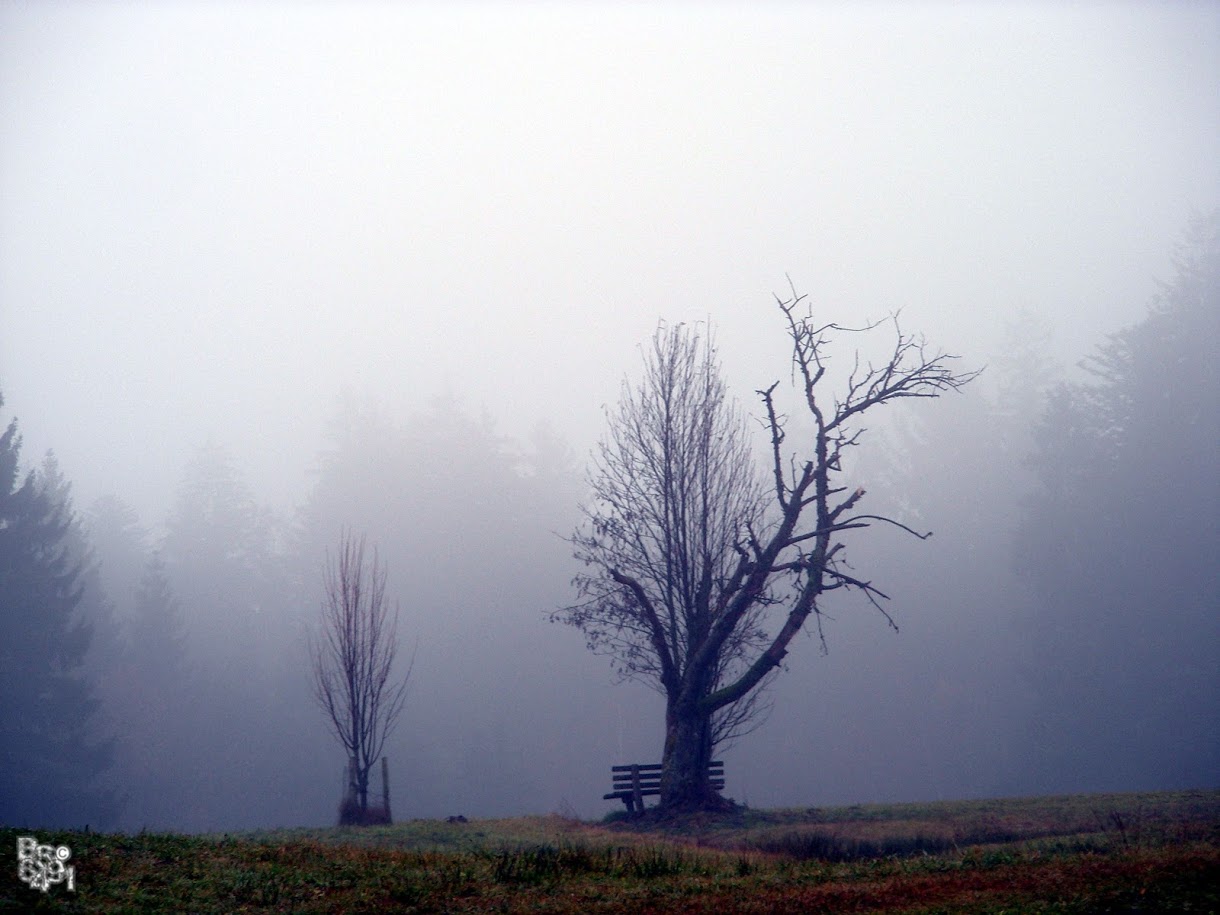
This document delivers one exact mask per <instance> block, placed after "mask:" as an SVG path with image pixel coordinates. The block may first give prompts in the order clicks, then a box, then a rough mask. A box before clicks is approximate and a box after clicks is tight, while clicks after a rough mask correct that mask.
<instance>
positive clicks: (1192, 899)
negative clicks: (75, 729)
mask: <svg viewBox="0 0 1220 915" xmlns="http://www.w3.org/2000/svg"><path fill="white" fill-rule="evenodd" d="M24 834H26V833H25V831H23V830H13V829H2V830H0V911H13V912H16V911H22V912H24V911H47V912H132V911H150V912H180V911H190V912H301V913H312V912H318V913H322V912H373V911H403V912H442V911H446V912H533V911H549V912H619V911H653V912H709V913H711V912H715V913H718V915H724V913H728V912H738V911H741V912H749V911H758V912H764V911H776V910H780V911H811V912H816V911H828V912H831V911H833V912H839V911H854V912H922V913H933V912H938V913H954V912H963V913H964V912H995V913H998V912H1002V911H1008V912H1015V911H1020V912H1046V913H1051V912H1055V913H1086V912H1103V911H1142V912H1156V911H1199V912H1208V911H1220V891H1218V890H1217V887H1220V791H1190V792H1174V793H1163V794H1142V795H1094V796H1080V797H1059V798H1026V799H1008V800H988V801H963V802H953V803H941V804H901V805H870V806H858V807H846V808H810V809H800V810H757V811H756V810H749V809H739V810H735V811H732V812H729V813H726V814H720V815H714V816H705V817H695V818H687V819H683V820H675V821H657V820H655V819H651V818H644V819H642V820H634V821H628V820H623V819H621V818H613V817H611V818H608V821H607V822H603V823H586V822H580V821H576V820H571V819H564V818H561V817H557V816H551V817H520V818H514V819H502V820H472V821H471V822H469V823H465V824H450V823H444V822H438V821H431V820H415V821H410V822H406V823H401V824H395V825H393V826H378V827H366V828H318V829H288V830H274V831H259V832H252V833H246V834H242V835H226V836H181V835H158V834H141V835H137V836H122V835H99V834H84V833H74V832H54V831H35V832H34V833H33V834H34V835H36V836H37V837H38V839H39V841H40V842H42V843H47V844H65V845H68V846H69V847H70V848H71V849H72V852H73V858H72V861H71V862H70V863H72V864H75V866H76V873H77V876H76V892H74V893H69V892H67V891H66V889H65V888H64V887H63V886H59V887H52V888H51V890H50V891H49V892H48V893H45V894H44V893H39V892H37V891H34V890H32V889H30V888H29V887H28V886H26V885H25V884H22V883H20V882H19V881H18V880H17V877H16V872H17V867H16V861H15V857H16V855H15V849H16V837H17V836H18V835H24Z"/></svg>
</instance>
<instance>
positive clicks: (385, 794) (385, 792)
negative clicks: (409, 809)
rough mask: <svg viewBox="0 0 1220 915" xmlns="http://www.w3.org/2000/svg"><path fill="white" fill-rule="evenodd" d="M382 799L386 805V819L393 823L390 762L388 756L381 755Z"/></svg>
mask: <svg viewBox="0 0 1220 915" xmlns="http://www.w3.org/2000/svg"><path fill="white" fill-rule="evenodd" d="M381 801H382V803H383V804H384V805H385V821H386V822H387V823H393V822H394V818H393V817H392V816H390V762H389V760H388V759H386V757H384V756H383V757H381Z"/></svg>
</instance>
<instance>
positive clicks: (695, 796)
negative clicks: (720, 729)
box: [661, 706, 724, 810]
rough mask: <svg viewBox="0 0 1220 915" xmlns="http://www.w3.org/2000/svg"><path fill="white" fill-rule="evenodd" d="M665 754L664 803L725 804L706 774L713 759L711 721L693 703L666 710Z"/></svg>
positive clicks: (675, 806)
mask: <svg viewBox="0 0 1220 915" xmlns="http://www.w3.org/2000/svg"><path fill="white" fill-rule="evenodd" d="M665 719H666V722H665V723H666V729H665V756H664V758H663V759H662V760H661V766H662V768H661V807H663V808H664V809H666V810H701V809H708V808H716V807H720V806H723V804H724V801H723V799H722V798H721V797H720V795H719V793H718V792H717V791H716V790H715V789H713V788H712V786H711V783H710V782H709V780H708V776H707V766H708V763H710V762H711V761H712V721H711V717H710V716H709V715H702V714H699V712H698V711H696V710H695V709H694V708H692V707H689V706H688V707H675V708H671V709H669V710H668V711H667V712H666V716H665Z"/></svg>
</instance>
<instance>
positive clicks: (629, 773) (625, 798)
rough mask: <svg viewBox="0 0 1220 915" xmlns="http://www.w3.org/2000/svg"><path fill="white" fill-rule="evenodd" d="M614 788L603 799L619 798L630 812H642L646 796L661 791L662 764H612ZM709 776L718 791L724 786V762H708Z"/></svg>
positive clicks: (611, 771)
mask: <svg viewBox="0 0 1220 915" xmlns="http://www.w3.org/2000/svg"><path fill="white" fill-rule="evenodd" d="M610 773H611V775H612V777H613V779H614V790H613V791H611V792H610V793H609V794H603V795H602V800H606V801H613V800H619V801H622V802H623V805H624V806H625V807H626V808H627V812H628V813H640V812H642V811H643V809H644V798H646V797H649V796H655V795H658V794H660V793H661V764H660V763H655V764H648V765H635V766H611V767H610ZM707 777H708V779H709V780H710V781H711V784H712V787H713V788H715V789H716V790H717V791H721V790H723V788H724V763H723V762H720V761H717V762H710V763H708V764H707Z"/></svg>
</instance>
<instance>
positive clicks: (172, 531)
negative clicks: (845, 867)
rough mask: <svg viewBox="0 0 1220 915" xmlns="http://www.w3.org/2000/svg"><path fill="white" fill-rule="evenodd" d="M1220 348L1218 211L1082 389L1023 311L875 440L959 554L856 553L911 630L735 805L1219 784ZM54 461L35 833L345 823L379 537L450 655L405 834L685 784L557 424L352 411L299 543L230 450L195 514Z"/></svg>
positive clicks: (765, 764)
mask: <svg viewBox="0 0 1220 915" xmlns="http://www.w3.org/2000/svg"><path fill="white" fill-rule="evenodd" d="M1218 338H1220V239H1218V223H1217V220H1216V219H1215V218H1213V219H1211V220H1209V221H1200V222H1199V223H1198V224H1197V225H1196V226H1195V228H1194V231H1193V234H1192V235H1191V237H1190V240H1189V242H1188V244H1187V245H1186V246H1184V247H1183V248H1182V250H1181V252H1180V256H1179V260H1178V272H1177V275H1176V277H1175V278H1173V279H1172V280H1171V281H1170V282H1169V283H1167V284H1166V285H1165V286H1164V288H1163V290H1162V292H1161V294H1160V296H1159V297H1158V298H1157V300H1156V301H1154V302H1153V303H1152V304H1151V306H1150V309H1149V312H1148V315H1147V316H1146V318H1145V319H1144V320H1142V321H1141V322H1139V323H1138V324H1136V325H1134V326H1133V327H1131V328H1128V329H1126V330H1123V331H1120V332H1119V333H1117V334H1115V335H1112V336H1111V337H1109V338H1107V339H1106V340H1104V341H1102V342H1101V343H1100V345H1099V346H1098V348H1097V349H1096V351H1095V352H1094V353H1093V354H1092V356H1090V357H1089V358H1088V359H1087V360H1086V362H1085V364H1084V366H1085V368H1086V370H1087V371H1086V372H1085V373H1084V374H1073V375H1071V376H1068V377H1065V374H1064V371H1063V370H1062V369H1058V368H1057V367H1055V366H1053V365H1052V364H1050V363H1049V361H1048V360H1047V359H1046V356H1045V353H1046V349H1047V347H1046V344H1045V340H1044V331H1043V330H1042V329H1041V328H1040V327H1039V326H1038V325H1037V324H1036V323H1035V322H1034V320H1033V319H1032V318H1030V317H1028V316H1019V317H1018V318H1017V319H1016V320H1014V322H1013V323H1012V326H1011V334H1010V339H1009V341H1008V342H1007V344H1006V346H1005V349H1004V351H1003V352H1002V353H999V354H997V355H996V356H995V358H993V359H992V360H991V362H990V365H989V366H988V370H987V372H986V374H985V375H984V377H983V380H982V381H981V382H980V383H979V384H978V385H977V386H974V387H972V389H970V390H968V391H966V392H965V393H962V394H960V395H953V396H948V397H944V398H942V399H941V400H939V401H936V402H935V403H934V404H931V405H930V406H928V407H925V408H922V409H920V410H918V411H895V412H894V413H893V414H892V415H891V416H890V417H889V419H890V422H889V424H888V425H887V426H886V427H885V428H884V429H880V428H879V429H877V430H874V431H875V432H876V433H878V435H877V437H875V438H874V439H873V440H872V447H871V449H869V448H865V449H861V452H860V455H859V458H858V460H857V462H856V464H855V465H853V473H854V474H855V475H856V476H858V478H859V483H860V484H862V485H864V486H865V487H866V488H867V489H868V491H869V499H870V501H871V502H872V503H873V504H875V505H877V506H878V507H884V510H885V511H886V513H887V514H890V515H893V516H895V517H899V518H901V519H902V520H904V521H905V522H906V523H909V524H910V525H911V526H912V527H914V528H917V529H921V530H932V531H934V532H935V536H934V537H933V538H932V539H931V540H930V541H927V542H920V541H915V540H913V539H912V538H909V537H906V536H904V535H902V534H900V533H898V532H886V531H885V530H881V529H879V530H878V531H877V532H876V534H875V536H874V535H872V534H870V538H869V539H867V540H860V541H858V542H857V543H856V544H853V559H852V561H853V564H854V565H856V566H857V567H858V568H860V569H861V570H862V573H861V574H865V575H866V576H867V577H868V578H870V579H871V580H872V581H873V582H874V584H876V585H877V586H878V587H880V588H881V589H882V590H884V591H886V592H887V593H889V594H891V595H892V596H893V598H894V600H893V601H892V602H891V604H892V605H891V606H890V607H889V608H888V609H890V610H892V611H893V615H894V618H895V620H896V621H897V623H898V625H899V627H900V630H901V631H900V632H899V633H898V634H894V633H892V632H890V631H889V630H888V628H887V626H886V623H885V621H884V619H882V618H881V617H880V615H879V614H877V613H876V612H875V611H874V610H872V609H871V608H869V607H868V606H867V605H864V604H863V602H862V601H861V602H858V603H851V602H840V603H837V604H832V605H831V606H830V607H829V608H828V614H829V617H830V619H828V620H827V623H826V636H827V642H828V645H829V651H828V652H827V653H826V654H825V655H824V656H821V655H820V654H819V644H818V642H817V640H816V638H813V639H803V640H801V642H802V644H800V645H798V646H796V647H795V650H793V652H792V654H791V656H790V658H789V662H788V664H789V669H788V670H787V671H786V672H784V673H783V674H782V675H781V676H780V677H779V678H778V679H777V680H776V682H775V686H774V689H773V692H772V695H773V699H774V710H773V712H772V714H771V716H770V718H769V720H768V721H767V723H766V724H765V725H764V726H763V727H762V728H761V729H760V730H758V731H757V732H755V733H754V734H752V735H751V736H750V737H748V738H747V739H745V740H743V741H741V742H740V743H739V744H738V745H736V746H735V747H733V748H732V749H730V750H729V752H728V753H727V755H726V757H725V758H726V760H727V761H728V790H727V793H728V794H729V795H731V796H734V797H736V798H737V799H738V800H742V801H748V802H750V803H752V804H756V805H768V806H769V805H773V804H794V805H796V804H799V805H809V804H822V803H832V802H839V801H868V800H878V801H882V800H916V799H921V798H929V797H937V796H968V795H996V794H1015V793H1047V792H1056V791H1090V790H1121V789H1142V788H1167V787H1174V786H1186V785H1204V784H1214V783H1215V781H1216V776H1217V774H1218V773H1220V739H1218V738H1217V736H1216V733H1215V721H1216V720H1217V719H1218V718H1220V677H1218V675H1217V670H1218V669H1220V622H1218V621H1217V617H1216V613H1215V610H1216V608H1217V607H1218V606H1220V577H1218V571H1217V569H1218V566H1217V563H1216V562H1215V557H1216V555H1218V554H1220V542H1217V541H1218V539H1220V528H1218V527H1217V524H1216V520H1215V519H1216V518H1217V517H1220V473H1218V469H1217V468H1218V466H1220V465H1218V463H1217V461H1216V456H1217V453H1218V449H1217V444H1218V443H1220V377H1218V375H1217V368H1216V364H1215V358H1214V349H1215V343H1214V341H1215V340H1216V339H1218ZM782 369H783V367H774V366H768V367H762V368H761V373H762V374H761V375H760V377H759V378H757V379H736V380H737V382H738V383H739V384H747V383H753V382H758V383H764V382H769V380H772V379H771V376H772V375H775V374H776V372H777V370H782ZM10 406H19V405H10ZM794 434H795V433H794ZM21 460H22V455H21V453H20V435H19V429H18V426H17V423H16V421H13V422H11V423H9V424H8V425H7V428H6V431H5V432H4V434H3V437H2V438H0V680H2V684H3V690H2V695H3V697H4V702H3V704H2V707H0V752H2V753H3V760H4V772H5V777H4V779H3V782H2V783H0V822H4V823H12V824H20V825H30V826H51V825H83V824H84V823H86V822H88V823H91V824H92V825H94V826H95V827H103V828H122V829H129V830H134V829H140V828H142V827H147V828H150V829H175V830H187V831H191V830H222V829H239V828H246V827H254V826H272V825H291V824H303V823H315V824H316V823H327V822H332V821H333V820H334V818H335V815H336V807H337V804H338V802H339V800H340V796H341V791H342V787H343V786H342V779H343V762H344V761H343V759H342V754H341V751H340V750H339V749H338V747H337V746H336V745H335V744H334V742H333V739H332V738H331V737H330V735H328V733H327V731H326V727H325V722H324V721H323V719H322V716H321V714H320V712H319V711H318V709H317V708H316V707H315V706H314V705H313V701H312V697H311V695H310V686H309V665H308V652H307V640H308V636H309V633H310V632H311V631H312V629H313V627H314V626H316V624H317V618H318V607H319V603H320V600H321V596H322V593H321V589H322V570H323V567H324V564H325V561H326V557H327V551H328V550H330V551H332V552H333V550H334V549H335V548H336V546H337V544H338V539H339V535H340V532H341V531H342V530H343V529H345V528H347V529H352V530H355V531H358V532H363V533H364V534H365V535H367V537H368V541H369V543H370V544H377V545H378V548H379V551H380V555H381V557H382V559H383V560H384V561H385V563H386V566H387V568H388V573H389V580H388V588H387V596H388V597H389V598H390V599H391V600H397V601H399V602H400V603H401V605H402V617H401V623H400V628H401V632H402V635H403V649H402V653H403V654H404V655H406V656H410V655H411V654H412V653H414V656H415V667H414V672H413V675H412V679H411V688H410V694H409V697H408V700H407V705H406V709H405V712H404V715H403V719H402V723H401V725H400V727H399V729H398V731H397V732H396V734H395V736H394V738H393V740H392V741H391V743H390V745H389V746H388V747H387V754H388V756H389V757H390V759H391V779H392V792H393V799H394V814H395V816H396V817H399V818H402V817H409V816H443V815H448V814H457V813H463V814H467V815H479V816H491V815H504V814H511V813H524V812H546V811H550V810H557V809H561V810H565V811H568V810H571V809H575V810H576V811H577V812H579V813H581V814H585V815H593V814H596V813H598V812H601V811H604V810H605V809H607V808H606V807H605V806H604V805H603V804H602V803H601V801H600V795H601V793H602V792H603V791H605V790H608V787H609V786H608V784H607V783H608V776H609V768H608V767H609V765H610V764H611V763H614V762H637V761H638V762H643V761H657V760H658V759H659V756H660V741H661V738H662V736H663V723H662V721H661V717H662V709H663V705H662V702H661V700H660V698H659V697H658V696H656V695H655V694H653V693H651V692H649V691H648V690H646V689H643V688H642V687H639V686H638V685H631V684H614V683H613V681H612V677H611V674H610V672H609V669H608V665H607V664H606V663H605V661H603V660H601V659H598V658H595V657H593V656H592V655H589V654H587V653H586V652H585V648H584V645H583V643H582V640H581V638H580V636H579V634H577V633H576V632H574V631H571V630H569V629H566V628H565V627H562V626H555V625H550V624H548V623H547V621H546V620H547V615H548V612H549V611H552V610H553V609H554V608H556V607H558V606H561V605H563V604H564V603H565V602H568V601H569V600H570V597H571V589H570V584H569V583H570V580H571V578H572V576H573V575H574V574H575V572H576V569H575V568H574V562H573V560H572V558H571V548H570V546H569V545H568V544H567V543H566V542H565V541H564V539H563V538H564V536H566V535H567V534H569V533H570V532H571V531H572V529H573V525H574V523H575V521H576V518H577V506H578V504H579V503H580V501H581V499H582V497H583V493H584V483H583V479H582V467H581V465H582V463H583V460H582V459H581V458H579V457H577V456H574V455H572V454H570V453H569V452H568V450H567V449H566V447H565V446H564V444H563V443H562V442H561V441H559V440H558V439H557V437H556V436H555V435H553V434H551V433H550V432H548V431H547V430H546V429H545V428H540V429H539V430H537V432H536V433H535V434H534V435H533V436H532V437H530V438H529V440H528V441H525V442H520V441H516V440H513V439H511V438H509V437H506V436H504V435H502V434H501V433H500V432H498V431H497V429H496V426H495V424H494V422H493V421H492V420H491V419H490V418H488V417H486V416H479V415H476V414H475V413H473V412H472V411H470V410H469V409H466V408H465V407H463V406H462V405H461V404H459V403H457V402H455V401H453V400H452V399H442V400H438V401H437V402H435V403H434V404H433V405H432V406H431V407H430V408H429V409H427V410H425V411H423V412H421V413H420V414H418V415H415V416H412V417H407V418H402V417H393V416H389V415H387V414H386V413H384V412H383V411H381V410H379V409H377V408H376V407H375V406H373V405H371V404H368V403H362V402H357V401H354V400H353V399H351V398H348V399H344V400H340V401H339V403H338V404H337V405H336V407H335V409H334V411H333V418H332V421H331V424H330V430H329V433H328V435H327V439H326V441H325V442H324V443H323V444H322V446H321V448H320V450H319V453H318V456H317V461H316V467H315V470H316V473H315V475H314V479H313V483H312V486H311V489H310V491H309V492H308V493H307V495H306V497H305V498H304V499H303V502H302V504H301V505H300V506H299V508H298V509H297V511H296V512H295V513H294V514H293V515H291V516H288V517H283V516H277V515H275V514H273V513H271V512H269V511H268V510H267V509H266V508H265V507H264V506H263V505H262V504H261V503H260V500H259V497H258V494H257V493H255V492H253V491H252V490H251V488H250V487H249V485H248V484H247V483H246V482H245V480H244V478H243V475H242V472H241V468H240V467H238V466H237V464H236V462H235V461H234V460H233V459H232V458H231V457H230V456H229V455H228V454H227V452H226V451H225V450H224V448H223V447H220V446H218V445H207V446H205V447H204V448H201V449H200V450H199V452H198V453H197V454H196V455H195V457H194V458H193V459H192V461H191V462H190V463H189V465H188V466H187V467H186V468H185V469H184V472H183V476H182V480H181V485H180V487H179V491H178V494H177V498H176V500H175V502H174V504H173V506H172V507H171V508H170V510H169V512H168V514H167V515H166V517H165V518H163V519H141V518H138V517H137V516H136V514H135V513H134V512H133V511H132V510H131V509H130V508H129V507H127V506H126V505H125V504H124V503H123V502H122V501H121V500H120V499H118V498H116V497H107V498H104V499H101V500H98V501H97V502H95V503H93V504H92V505H89V506H86V507H84V508H81V507H80V506H77V505H75V504H74V502H73V497H72V492H71V487H70V485H69V481H68V480H67V479H66V478H65V475H64V473H63V472H62V471H61V469H60V468H59V467H58V465H57V464H56V463H55V461H54V459H53V457H48V458H47V459H45V460H44V461H42V463H40V464H37V465H35V466H34V467H33V468H32V469H31V468H30V466H29V465H28V464H23V463H22V462H21ZM27 460H28V459H27ZM152 524H155V525H157V530H158V531H159V533H156V534H154V533H153V532H152V527H151V525H152Z"/></svg>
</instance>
